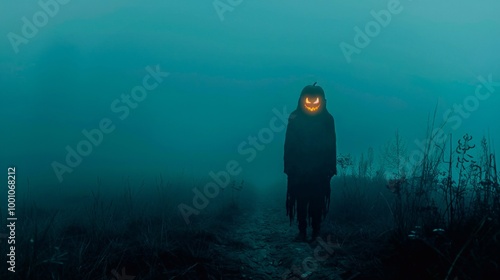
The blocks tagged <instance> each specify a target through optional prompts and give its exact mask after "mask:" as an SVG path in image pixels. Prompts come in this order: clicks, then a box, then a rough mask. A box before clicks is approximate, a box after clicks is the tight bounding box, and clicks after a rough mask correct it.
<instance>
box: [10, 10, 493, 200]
mask: <svg viewBox="0 0 500 280" xmlns="http://www.w3.org/2000/svg"><path fill="white" fill-rule="evenodd" d="M499 10H500V2H499V1H494V0H480V1H460V0H458V1H451V0H443V1H430V0H419V1H417V0H415V1H410V0H405V1H396V0H386V1H374V0H370V1H338V0H337V1H327V0H322V1H319V0H317V1H297V0H290V1H281V0H266V1H255V0H254V1H248V0H231V1H230V0H220V1H185V0H169V1H159V0H145V1H129V0H108V1H95V0H92V1H78V0H41V1H27V0H18V1H2V2H0V11H1V12H0V13H1V18H2V24H1V25H0V35H1V39H0V96H1V102H0V114H1V125H0V159H1V163H2V164H1V167H2V170H5V171H1V172H5V173H6V172H7V171H6V170H7V167H9V166H16V168H17V175H18V181H19V182H18V185H19V188H22V186H23V185H26V184H25V183H26V180H27V178H29V181H30V187H31V188H32V190H37V191H39V192H40V193H43V194H54V195H55V194H56V193H61V192H64V191H68V190H71V191H73V190H75V189H80V188H81V190H85V188H87V187H90V186H94V185H95V184H96V180H97V177H100V178H101V179H102V181H103V184H107V185H113V186H114V185H118V184H119V183H122V182H124V180H126V178H129V180H130V181H131V182H132V183H134V184H138V183H139V182H141V181H142V180H144V181H145V182H146V183H149V182H154V179H155V178H156V177H157V176H159V174H160V173H161V174H163V175H164V176H167V175H168V174H176V176H177V175H178V176H186V177H187V178H194V179H193V180H199V181H201V182H204V181H209V180H210V175H209V173H210V172H218V171H220V170H224V169H226V165H227V164H228V163H230V165H231V164H232V165H237V167H238V168H240V169H241V172H240V173H239V174H238V176H237V177H238V178H239V179H245V180H247V181H250V182H252V183H253V184H254V185H255V186H256V187H259V188H268V187H269V186H275V183H276V182H282V181H283V180H284V178H285V175H284V174H283V142H284V136H285V130H284V127H285V125H286V118H287V116H288V114H289V113H290V112H291V111H292V110H294V109H295V108H296V106H297V100H298V97H299V94H300V91H301V90H302V88H303V87H304V86H305V85H308V84H312V83H314V82H318V85H320V86H322V87H323V89H324V90H325V93H326V98H327V100H328V110H329V111H330V112H331V113H332V115H333V116H334V118H335V121H336V129H337V137H338V140H337V141H338V152H339V153H340V154H351V155H353V156H355V157H359V156H360V155H361V153H365V154H366V152H367V151H368V149H369V148H370V147H372V148H373V149H374V151H375V155H376V156H377V157H376V159H377V160H376V161H378V155H380V151H381V149H382V148H383V147H384V145H385V144H386V143H387V142H388V141H390V140H391V139H393V138H394V134H395V132H396V131H399V134H400V135H401V136H402V137H403V138H404V140H405V141H406V142H407V150H408V153H412V152H414V151H417V152H416V153H414V156H415V157H416V158H417V157H418V155H417V154H418V151H419V149H420V147H421V146H423V145H424V144H422V143H425V139H426V130H427V125H428V123H429V118H431V120H432V116H433V113H434V110H435V109H436V110H437V113H436V119H435V125H434V127H441V125H443V127H442V135H441V137H440V138H443V137H444V136H446V135H447V134H448V133H452V134H453V142H455V140H456V139H457V138H458V137H461V136H463V135H464V134H465V133H469V134H471V135H472V136H474V140H473V141H475V142H474V143H476V144H479V142H480V139H481V138H482V137H483V136H487V137H489V138H490V139H491V141H492V142H493V143H494V145H495V147H497V148H498V147H499V146H498V145H499V144H498V142H499V141H500V130H499V129H498V128H499V122H498V117H499V113H498V108H499V105H500V64H499V61H500V52H499V51H498V50H500V36H499V35H500V33H499V27H500V17H499V16H498V11H499ZM438 132H439V131H438ZM443 139H444V138H443ZM82 141H83V142H82ZM478 146H479V145H478ZM233 167H234V166H233ZM0 174H1V173H0ZM3 176H4V175H2V177H0V178H4V177H3ZM273 184H274V185H273ZM283 188H284V187H283ZM19 191H22V190H19Z"/></svg>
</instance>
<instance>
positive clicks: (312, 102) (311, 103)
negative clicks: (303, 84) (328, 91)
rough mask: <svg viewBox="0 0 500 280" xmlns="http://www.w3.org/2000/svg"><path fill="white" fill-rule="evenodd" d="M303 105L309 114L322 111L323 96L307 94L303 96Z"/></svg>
mask: <svg viewBox="0 0 500 280" xmlns="http://www.w3.org/2000/svg"><path fill="white" fill-rule="evenodd" d="M302 106H303V108H304V111H305V112H307V113H309V114H316V113H318V112H319V111H321V108H322V106H323V98H322V97H321V96H319V95H305V96H304V97H303V98H302Z"/></svg>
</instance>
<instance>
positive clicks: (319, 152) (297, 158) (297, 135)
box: [284, 83, 337, 241]
mask: <svg viewBox="0 0 500 280" xmlns="http://www.w3.org/2000/svg"><path fill="white" fill-rule="evenodd" d="M284 165H285V168H284V171H285V173H286V174H287V175H288V189H287V196H286V209H287V216H289V217H290V225H291V224H292V221H293V219H294V216H295V213H297V221H298V227H299V235H298V237H297V239H298V240H299V241H306V236H307V221H308V220H309V224H310V225H311V227H312V230H313V232H312V240H315V239H316V237H318V235H319V234H320V225H321V221H322V219H324V218H325V215H326V213H327V212H328V208H329V205H330V180H331V178H332V177H333V176H334V175H336V174H337V145H336V133H335V122H334V119H333V117H332V115H331V114H330V113H329V112H328V110H327V109H326V99H325V93H324V91H323V89H322V88H321V87H320V86H316V83H314V84H313V85H308V86H306V87H304V89H303V90H302V92H301V94H300V98H299V103H298V106H297V109H296V110H295V111H293V112H292V113H291V114H290V116H289V118H288V125H287V130H286V138H285V152H284Z"/></svg>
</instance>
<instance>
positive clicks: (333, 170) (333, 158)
mask: <svg viewBox="0 0 500 280" xmlns="http://www.w3.org/2000/svg"><path fill="white" fill-rule="evenodd" d="M327 131H328V143H329V145H328V154H327V157H328V158H327V163H328V174H329V175H330V176H333V175H337V134H336V132H335V121H334V119H333V117H332V118H331V120H330V124H329V127H328V130H327Z"/></svg>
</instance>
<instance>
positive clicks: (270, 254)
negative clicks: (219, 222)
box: [215, 202, 356, 280]
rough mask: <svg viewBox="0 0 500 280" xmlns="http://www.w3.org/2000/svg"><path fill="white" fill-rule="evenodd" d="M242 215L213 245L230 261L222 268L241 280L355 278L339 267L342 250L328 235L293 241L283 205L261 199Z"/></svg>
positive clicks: (295, 231) (294, 225)
mask: <svg viewBox="0 0 500 280" xmlns="http://www.w3.org/2000/svg"><path fill="white" fill-rule="evenodd" d="M242 215H243V217H241V218H242V219H241V220H242V221H244V222H242V223H240V224H238V225H235V226H234V227H233V228H232V229H231V230H230V232H229V233H228V235H229V236H228V237H229V238H227V239H226V241H227V242H222V243H221V244H218V245H216V247H215V248H216V250H217V251H218V253H220V254H224V256H225V257H226V258H228V259H231V260H234V263H233V264H232V267H225V269H229V270H232V271H234V273H235V274H237V273H240V274H242V275H241V276H240V277H242V278H243V279H311V280H312V279H342V280H346V279H354V278H355V277H354V276H356V275H355V274H353V273H351V272H349V271H348V269H344V268H342V267H343V265H342V263H343V259H345V258H344V257H343V255H345V253H344V252H343V248H342V246H340V245H339V244H338V243H336V242H335V241H334V240H332V239H333V238H331V237H330V236H325V235H323V236H321V239H318V240H317V241H314V242H309V243H304V242H293V239H294V237H295V236H296V234H297V225H296V223H294V224H292V226H290V225H289V220H288V218H287V217H286V213H285V209H284V207H277V206H276V205H274V206H271V205H270V204H269V203H265V202H261V203H258V205H257V207H256V210H255V211H252V212H246V213H244V214H242ZM309 236H310V232H309ZM308 238H310V237H308ZM230 266H231V265H230ZM237 266H239V267H237ZM228 279H229V278H228Z"/></svg>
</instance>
